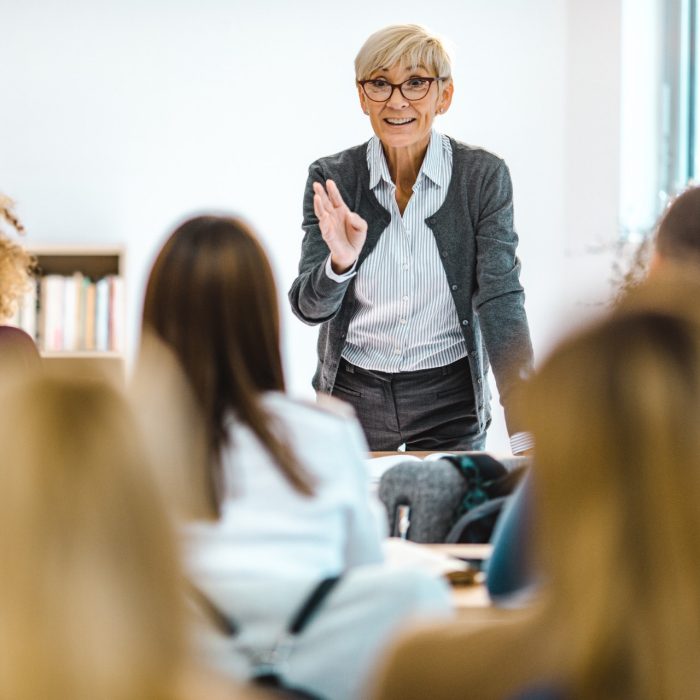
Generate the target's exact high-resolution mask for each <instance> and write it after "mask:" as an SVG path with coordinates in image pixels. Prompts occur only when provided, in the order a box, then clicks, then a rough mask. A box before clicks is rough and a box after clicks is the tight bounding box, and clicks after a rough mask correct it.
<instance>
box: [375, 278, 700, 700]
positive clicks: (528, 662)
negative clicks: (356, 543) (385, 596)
mask: <svg viewBox="0 0 700 700" xmlns="http://www.w3.org/2000/svg"><path fill="white" fill-rule="evenodd" d="M663 286H664V288H663V289H662V290H657V289H656V288H655V287H654V286H650V285H647V286H646V287H645V289H644V290H643V291H639V292H638V294H641V296H639V297H636V300H630V301H629V302H628V303H627V305H626V306H625V308H624V309H620V310H618V311H617V312H616V314H615V315H613V316H611V317H610V318H608V319H606V320H603V321H601V322H599V323H598V324H597V325H595V326H593V327H590V328H588V329H587V330H585V331H583V332H582V333H580V334H579V335H578V336H576V337H574V338H573V339H570V340H568V341H566V342H565V343H563V344H562V345H561V346H560V347H559V348H558V349H557V350H556V351H555V352H554V353H553V355H552V356H551V357H550V358H549V359H548V360H547V361H546V362H545V364H544V366H543V368H542V369H541V371H540V372H539V373H538V375H537V376H536V377H535V379H534V381H533V382H532V385H531V386H530V387H529V388H528V391H527V393H526V402H527V403H526V415H527V422H528V425H529V426H530V427H531V428H532V429H533V433H534V436H535V444H536V450H535V464H534V472H533V476H534V477H535V478H534V479H533V481H532V486H533V498H534V505H535V507H534V508H533V514H532V515H533V527H534V532H535V542H534V556H535V559H536V562H537V566H538V571H539V572H540V574H541V576H542V579H543V584H542V597H541V600H540V601H539V603H538V604H537V605H535V606H533V607H532V608H531V609H530V610H529V611H527V613H522V612H521V613H519V615H520V617H517V616H516V617H514V618H512V621H511V622H510V623H506V624H503V625H501V626H497V627H491V628H487V629H483V630H480V631H479V632H478V633H474V628H473V627H469V628H468V627H467V626H466V625H461V624H459V623H457V624H452V625H449V626H441V627H435V628H431V629H424V630H421V631H417V632H415V633H414V634H412V635H410V636H408V637H406V638H405V639H404V640H403V641H402V642H401V643H399V645H398V646H397V647H396V648H395V649H394V650H393V651H392V653H391V654H390V656H389V658H388V660H387V663H386V666H385V668H384V671H383V673H382V674H380V677H379V678H378V680H377V686H376V693H375V695H374V697H375V698H376V699H380V700H392V699H393V698H402V700H411V698H424V697H430V698H431V700H443V699H445V700H446V699H447V698H450V699H452V698H456V697H468V696H472V697H478V698H483V699H484V700H487V699H489V698H498V699H501V698H503V699H509V700H510V699H512V700H515V699H516V698H524V697H533V698H534V697H537V698H545V697H546V698H584V699H591V700H592V699H594V698H595V700H604V699H606V698H638V699H642V700H643V699H645V698H648V699H649V700H651V699H652V698H697V697H700V673H699V672H698V669H697V658H698V655H700V573H699V572H698V567H697V562H698V560H699V559H700V510H698V508H697V502H698V499H699V498H700V470H698V469H697V468H696V466H697V463H698V461H699V460H700V432H699V431H698V430H697V426H698V424H699V423H700V401H698V397H699V396H700V321H699V320H698V314H697V311H696V310H695V309H692V308H690V305H689V303H688V300H693V299H697V298H698V294H699V293H700V287H699V286H698V284H697V283H695V284H691V283H690V282H680V281H676V282H666V283H664V285H663ZM657 291H658V292H659V293H656V292H657ZM582 425H583V426H585V430H581V426H582ZM523 615H524V616H525V617H524V618H523ZM528 693H531V694H528Z"/></svg>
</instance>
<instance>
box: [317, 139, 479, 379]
mask: <svg viewBox="0 0 700 700" xmlns="http://www.w3.org/2000/svg"><path fill="white" fill-rule="evenodd" d="M367 163H368V166H369V176H370V188H371V189H372V191H373V192H374V194H375V196H376V197H377V199H378V200H379V203H380V204H381V205H382V206H383V207H384V208H385V209H386V210H387V211H388V212H389V213H390V214H391V222H390V224H389V226H388V227H387V228H386V229H385V231H384V232H383V233H382V235H381V237H380V239H379V241H378V243H377V245H376V247H375V249H374V250H373V251H372V252H371V253H370V255H368V256H367V259H366V260H365V261H364V262H363V264H362V266H361V267H360V268H359V269H358V270H357V271H356V272H355V271H354V270H351V271H349V272H347V273H345V274H343V275H335V274H334V273H333V272H332V270H331V268H330V260H329V261H328V263H327V266H326V271H327V272H328V274H329V276H330V277H332V278H333V279H336V280H338V281H342V280H345V279H347V278H348V277H349V276H352V275H355V274H356V275H357V279H356V280H355V288H354V293H355V297H356V300H357V306H356V310H355V313H354V315H353V317H352V320H351V321H350V326H349V328H348V334H347V338H346V342H345V347H344V349H343V353H342V356H343V357H344V358H345V359H346V360H347V361H348V362H351V363H352V364H354V365H357V366H358V367H364V368H365V369H373V370H379V371H382V372H408V371H413V370H419V369H429V368H432V367H442V366H444V365H448V364H450V363H452V362H456V361H457V360H459V359H460V358H462V357H464V356H465V355H466V353H467V349H466V345H465V342H464V336H463V335H462V331H461V330H460V326H459V319H458V317H457V311H456V309H455V305H454V302H453V300H452V296H451V294H450V289H449V286H448V282H447V278H446V277H445V270H444V268H443V265H442V262H441V259H440V253H439V251H438V248H437V245H436V243H435V237H434V235H433V232H432V231H431V230H430V229H429V228H428V226H427V224H426V223H425V219H426V218H427V217H429V216H431V215H432V214H434V213H435V212H436V211H437V210H438V209H439V208H440V206H441V205H442V204H443V202H444V201H445V195H446V193H447V188H448V186H449V183H450V178H451V177H452V147H451V145H450V142H449V139H448V138H447V137H446V136H443V135H442V134H439V133H437V132H435V131H433V132H432V134H431V137H430V142H429V144H428V150H427V151H426V154H425V158H424V159H423V164H422V166H421V169H420V172H419V173H418V177H417V178H416V182H415V184H414V185H413V194H412V196H411V198H410V199H409V201H408V204H407V206H406V208H405V210H404V213H403V216H402V215H401V212H400V211H399V208H398V205H397V203H396V185H395V184H394V183H393V182H392V180H391V176H390V175H389V167H388V165H387V162H386V158H385V157H384V151H383V150H382V145H381V141H380V140H379V139H378V138H377V137H376V136H375V137H374V138H372V139H371V140H370V142H369V144H368V146H367Z"/></svg>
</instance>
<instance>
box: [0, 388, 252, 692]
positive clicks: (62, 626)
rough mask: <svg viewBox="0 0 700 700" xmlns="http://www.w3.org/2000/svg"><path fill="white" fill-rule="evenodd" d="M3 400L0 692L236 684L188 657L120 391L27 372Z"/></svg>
mask: <svg viewBox="0 0 700 700" xmlns="http://www.w3.org/2000/svg"><path fill="white" fill-rule="evenodd" d="M2 402H3V406H4V407H5V409H6V415H7V416H11V419H10V418H8V419H7V420H4V421H2V422H0V444H1V445H2V453H3V463H2V468H0V560H1V561H2V568H3V571H2V576H0V609H1V610H2V614H1V615H0V658H1V659H2V663H0V697H3V698H12V699H13V700H36V699H37V698H66V699H68V698H70V700H96V699H97V698H99V700H143V699H144V698H154V699H155V698H158V699H159V700H205V699H206V700H213V699H215V698H216V699H219V698H221V699H222V700H223V698H235V697H243V696H242V695H241V694H240V693H239V694H236V691H235V689H233V688H231V687H230V686H229V685H228V684H223V683H222V681H221V680H217V679H214V677H213V676H210V675H209V674H208V673H207V674H205V673H204V671H203V670H201V669H199V668H198V667H197V665H196V664H195V662H194V661H193V657H192V654H191V652H190V649H189V639H188V638H189V627H188V621H187V618H186V612H185V596H184V593H183V577H182V573H181V571H180V568H179V564H178V558H177V554H176V547H175V541H174V535H173V532H172V531H171V527H170V523H169V520H168V518H167V517H166V514H165V511H164V509H163V504H162V502H161V500H160V498H159V497H158V494H157V493H156V491H155V489H154V486H153V484H152V482H151V480H150V479H149V473H148V472H149V468H150V467H149V464H148V463H147V460H146V458H145V456H144V452H143V450H142V447H141V443H140V440H139V437H140V435H139V433H138V431H137V429H136V426H135V423H134V422H133V420H132V416H131V414H130V412H129V410H128V408H127V406H126V403H125V401H124V399H123V398H122V397H121V396H120V395H118V394H117V393H116V392H115V390H113V389H111V388H108V387H107V386H106V385H103V384H101V383H98V382H90V381H84V380H82V381H76V380H70V379H67V378H57V377H48V376H35V377H32V378H30V379H29V380H27V381H26V382H24V383H22V382H20V383H16V384H13V385H12V386H11V387H6V388H5V389H4V392H3V395H2Z"/></svg>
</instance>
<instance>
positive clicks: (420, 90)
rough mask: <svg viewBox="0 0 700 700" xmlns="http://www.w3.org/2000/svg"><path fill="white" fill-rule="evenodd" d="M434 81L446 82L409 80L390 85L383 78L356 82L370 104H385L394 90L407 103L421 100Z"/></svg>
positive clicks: (416, 78) (422, 79)
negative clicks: (397, 90)
mask: <svg viewBox="0 0 700 700" xmlns="http://www.w3.org/2000/svg"><path fill="white" fill-rule="evenodd" d="M436 80H446V78H418V77H414V78H409V79H408V80H404V81H403V83H390V82H389V81H388V80H384V78H375V79H374V80H358V81H357V82H358V84H359V85H362V90H363V92H364V93H365V95H367V97H368V98H369V99H370V100H372V102H386V101H387V100H388V99H390V98H391V96H392V95H393V94H394V90H396V88H398V89H399V92H400V93H401V94H402V95H403V96H404V97H405V98H406V99H407V100H408V101H409V102H413V101H415V100H422V99H423V98H424V97H425V96H426V95H427V94H428V90H430V86H431V85H432V84H433V82H434V81H436Z"/></svg>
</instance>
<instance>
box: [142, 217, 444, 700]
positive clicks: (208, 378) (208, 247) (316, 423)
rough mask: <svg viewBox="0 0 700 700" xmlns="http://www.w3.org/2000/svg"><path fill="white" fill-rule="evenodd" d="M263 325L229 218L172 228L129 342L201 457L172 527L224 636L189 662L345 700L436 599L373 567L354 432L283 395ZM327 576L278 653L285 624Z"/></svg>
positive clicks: (240, 228) (261, 306)
mask: <svg viewBox="0 0 700 700" xmlns="http://www.w3.org/2000/svg"><path fill="white" fill-rule="evenodd" d="M278 313H279V312H278V306H277V294H276V290H275V285H274V280H273V276H272V271H271V269H270V265H269V262H268V260H267V257H266V255H265V253H264V251H263V249H262V247H261V245H260V243H259V242H258V240H257V239H256V237H255V235H254V234H253V232H252V231H251V230H250V229H249V227H248V226H246V225H245V224H244V223H243V222H242V221H241V220H240V219H236V218H232V217H226V216H199V217H196V218H193V219H190V220H188V221H185V222H184V223H183V224H182V225H181V226H179V227H178V228H177V229H176V230H175V232H174V233H173V234H172V235H171V236H170V238H169V239H168V241H167V242H166V243H165V245H164V247H163V249H162V250H161V251H160V253H159V254H158V257H157V259H156V261H155V264H154V265H153V269H152V271H151V274H150V278H149V280H148V285H147V289H146V298H145V304H144V313H143V328H144V333H146V334H149V335H151V336H155V338H156V340H157V341H159V342H160V343H162V344H164V345H165V347H166V348H169V349H170V351H171V353H172V355H174V356H175V358H176V360H177V361H178V362H179V363H180V365H181V367H182V372H183V373H184V375H185V377H186V379H187V381H188V384H189V388H190V389H191V393H192V394H193V396H194V400H195V404H196V406H197V408H198V409H199V411H200V413H201V415H202V417H203V421H204V433H205V436H206V440H205V442H206V452H207V456H206V459H204V460H197V459H195V460H193V463H192V464H191V465H190V469H191V470H193V471H198V470H200V464H201V471H203V472H204V475H203V478H202V479H201V480H200V479H199V478H198V477H197V476H194V477H193V482H194V483H196V482H197V481H203V482H204V483H205V484H206V485H207V488H206V493H207V494H208V511H207V512H206V513H204V512H200V514H199V516H197V517H194V518H191V519H190V520H189V522H188V523H187V524H186V525H185V526H184V528H183V536H184V542H185V548H186V557H187V562H188V568H189V571H190V575H191V577H192V580H193V581H194V583H195V584H196V585H197V587H198V588H199V590H200V591H201V592H203V593H204V594H205V596H206V597H207V598H208V600H209V601H210V602H211V603H213V605H214V606H215V607H216V609H217V610H218V613H220V614H222V615H223V616H224V617H225V618H226V619H228V620H229V621H233V622H234V623H235V625H236V627H237V630H238V632H237V633H236V634H232V635H231V636H230V637H228V638H226V637H224V636H222V635H220V636H219V638H217V639H213V638H210V639H205V640H204V645H203V649H204V653H205V654H206V655H207V658H208V659H210V660H211V662H212V663H214V664H216V665H217V667H219V668H222V669H223V670H225V671H226V672H229V673H231V674H232V675H235V676H237V677H239V678H240V677H245V678H249V677H253V676H256V675H258V674H260V673H261V670H264V671H265V672H266V673H268V674H269V672H270V671H273V672H274V673H277V674H279V675H281V676H283V677H284V680H285V682H286V683H287V684H289V685H292V686H294V687H297V688H302V689H305V690H307V691H311V692H313V693H314V694H316V695H320V696H321V697H324V698H329V699H330V698H332V699H333V700H353V699H354V698H357V697H362V694H363V692H364V690H363V688H364V686H365V683H366V681H367V678H368V675H369V673H370V670H371V669H372V668H373V665H374V664H375V663H376V659H377V658H378V656H379V653H380V651H381V649H382V648H384V645H385V644H386V642H387V640H388V639H390V638H391V636H392V635H393V634H395V632H396V629H397V628H398V627H399V626H400V625H402V624H404V623H405V621H406V619H407V617H409V616H411V615H416V614H423V615H425V614H428V615H433V616H434V615H445V614H446V613H447V612H448V611H449V608H450V599H449V595H448V591H447V587H446V586H445V584H444V582H443V581H440V580H438V579H437V578H435V577H433V576H430V575H428V574H426V573H424V572H422V571H416V570H412V571H404V570H399V569H391V568H389V567H385V566H382V565H380V564H381V562H382V558H383V557H382V549H381V534H382V533H383V531H384V530H385V529H386V522H387V518H386V513H385V512H383V511H381V510H380V508H381V506H379V505H377V506H376V507H375V505H374V503H373V502H372V501H371V500H370V495H369V484H368V477H367V474H366V469H365V463H364V459H365V457H366V453H367V447H366V444H365V441H364V437H363V434H362V429H361V428H360V426H359V424H358V423H357V421H356V420H355V418H354V417H353V415H352V411H351V409H348V408H347V407H346V406H345V405H344V404H342V403H341V402H339V401H338V400H337V399H331V398H329V399H328V401H329V402H330V404H329V405H332V406H333V410H330V409H328V408H323V407H321V406H319V405H318V404H317V403H315V402H314V403H306V402H303V401H297V400H293V399H292V398H290V397H289V396H287V395H286V394H285V390H284V377H283V373H282V362H281V358H280V346H279V318H278ZM163 364H167V362H166V363H163V362H160V361H156V362H155V365H152V366H155V367H156V374H159V373H160V372H161V370H162V368H161V365H163ZM145 374H146V375H147V374H148V372H146V373H145ZM142 376H144V373H142ZM151 383H153V381H152V382H151ZM171 387H172V382H170V381H169V382H168V391H170V390H171ZM348 410H350V413H348ZM338 411H340V413H339V412H338ZM184 413H187V411H185V412H184ZM194 452H195V453H196V449H195V450H194ZM371 565H374V566H371ZM334 576H341V580H340V581H339V583H338V584H337V586H334V587H332V588H329V589H328V590H330V591H331V592H330V594H329V596H328V597H327V598H324V600H323V602H322V603H321V604H320V608H319V609H314V612H315V613H317V614H314V616H313V618H312V620H311V623H310V624H309V626H308V629H307V628H306V627H304V630H303V633H301V634H300V636H299V638H298V639H296V640H295V641H294V643H293V644H291V643H290V642H291V638H289V637H287V636H285V634H284V630H285V629H286V627H287V625H289V624H290V623H291V621H292V619H294V617H295V615H296V614H297V613H298V612H299V611H300V610H301V609H302V607H303V604H304V602H305V601H307V600H310V599H311V598H310V597H309V596H310V593H311V592H312V591H313V590H314V589H315V588H316V586H317V585H318V584H319V583H320V581H321V580H322V579H325V578H327V577H334ZM280 639H283V641H284V643H283V648H282V649H281V651H280V654H281V656H280V654H278V653H276V652H274V651H273V649H274V647H275V644H276V643H277V642H278V641H279V640H280ZM277 658H282V659H284V663H283V664H280V665H274V664H273V666H270V665H269V664H270V663H272V662H273V661H274V659H277Z"/></svg>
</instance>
